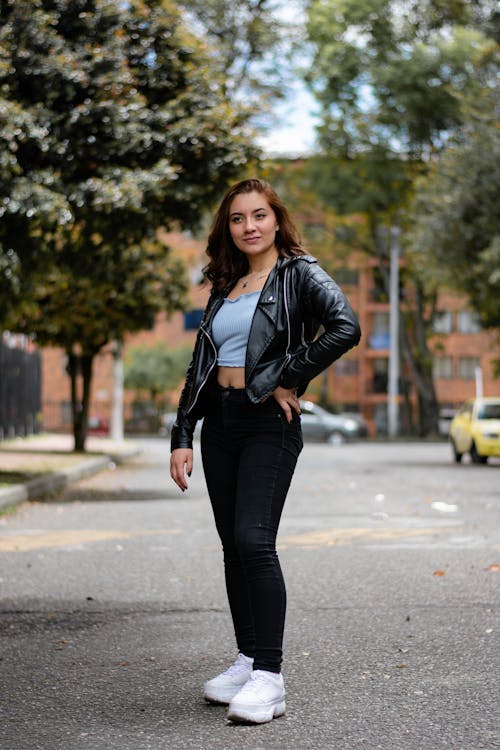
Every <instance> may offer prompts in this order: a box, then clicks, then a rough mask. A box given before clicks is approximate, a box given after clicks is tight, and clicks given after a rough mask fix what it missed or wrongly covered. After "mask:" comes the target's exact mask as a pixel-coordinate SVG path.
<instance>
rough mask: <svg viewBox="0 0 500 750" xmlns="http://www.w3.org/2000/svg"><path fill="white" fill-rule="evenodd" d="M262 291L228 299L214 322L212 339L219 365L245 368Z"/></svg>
mask: <svg viewBox="0 0 500 750" xmlns="http://www.w3.org/2000/svg"><path fill="white" fill-rule="evenodd" d="M259 297H260V291H257V292H249V293H248V294H240V296H239V297H237V298H236V299H228V298H227V297H226V299H225V300H224V304H223V305H222V307H221V308H220V310H219V311H218V312H217V314H216V315H215V317H214V319H213V322H212V337H213V340H214V343H215V346H216V347H217V364H218V365H221V366H222V367H245V357H246V352H247V343H248V337H249V335H250V327H251V325H252V319H253V315H254V312H255V308H256V307H257V302H258V301H259Z"/></svg>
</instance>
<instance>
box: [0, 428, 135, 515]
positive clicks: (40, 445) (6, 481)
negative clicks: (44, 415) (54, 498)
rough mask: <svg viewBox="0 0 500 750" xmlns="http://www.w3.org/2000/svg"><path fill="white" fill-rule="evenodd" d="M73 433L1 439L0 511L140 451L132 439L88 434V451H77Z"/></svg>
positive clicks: (57, 489)
mask: <svg viewBox="0 0 500 750" xmlns="http://www.w3.org/2000/svg"><path fill="white" fill-rule="evenodd" d="M72 451H73V437H72V436H71V435H64V434H50V433H43V434H40V435H31V436H30V437H28V438H15V439H13V440H5V441H2V442H0V511H1V510H2V509H4V510H5V509H6V508H12V507H14V506H16V505H18V504H19V503H22V502H24V501H26V500H34V499H36V498H40V497H43V496H44V495H50V494H52V493H54V492H58V491H59V490H61V489H62V488H64V487H66V486H67V485H68V484H69V483H70V482H73V481H76V480H78V479H82V478H83V477H86V476H91V475H92V474H96V473H97V472H99V471H102V470H103V469H105V468H107V467H108V466H109V465H110V463H114V464H119V463H122V462H123V461H125V460H127V459H128V458H131V457H132V456H135V455H137V454H138V453H139V448H138V447H137V446H136V445H135V444H134V443H133V442H131V441H128V440H125V441H123V442H117V441H114V440H111V438H107V437H95V436H90V437H88V438H87V452H86V453H73V452H72Z"/></svg>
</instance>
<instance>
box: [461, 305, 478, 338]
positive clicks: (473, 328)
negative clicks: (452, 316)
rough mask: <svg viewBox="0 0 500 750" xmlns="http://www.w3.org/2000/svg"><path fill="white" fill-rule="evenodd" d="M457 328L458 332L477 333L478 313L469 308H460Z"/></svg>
mask: <svg viewBox="0 0 500 750" xmlns="http://www.w3.org/2000/svg"><path fill="white" fill-rule="evenodd" d="M458 330H459V331H460V333H479V331H480V330H481V324H480V323H479V315H478V314H477V313H475V312H471V311H470V310H462V312H459V313H458Z"/></svg>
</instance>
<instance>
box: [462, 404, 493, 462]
mask: <svg viewBox="0 0 500 750" xmlns="http://www.w3.org/2000/svg"><path fill="white" fill-rule="evenodd" d="M450 441H451V446H452V449H453V457H454V459H455V461H456V462H457V463H460V461H461V460H462V456H463V455H464V454H465V453H469V454H470V457H471V459H472V461H473V463H475V464H484V463H486V461H487V460H488V458H489V457H490V456H500V398H476V399H473V400H470V401H466V402H465V403H464V404H463V405H462V406H461V407H460V409H459V410H458V412H457V414H456V416H455V417H454V418H453V420H452V423H451V427H450Z"/></svg>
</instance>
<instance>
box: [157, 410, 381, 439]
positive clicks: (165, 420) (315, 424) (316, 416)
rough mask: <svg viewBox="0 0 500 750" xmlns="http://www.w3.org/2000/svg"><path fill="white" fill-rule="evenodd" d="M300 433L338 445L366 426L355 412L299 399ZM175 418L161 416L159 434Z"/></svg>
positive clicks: (165, 431)
mask: <svg viewBox="0 0 500 750" xmlns="http://www.w3.org/2000/svg"><path fill="white" fill-rule="evenodd" d="M300 411H301V422H302V435H303V437H304V440H317V441H322V442H323V441H324V442H327V443H331V444H332V445H338V444H340V443H344V442H346V441H347V440H353V439H355V438H360V437H366V436H367V434H368V428H367V425H366V422H365V420H364V418H363V416H362V415H361V414H358V413H355V412H352V413H351V412H349V413H347V412H346V413H342V414H332V413H331V412H329V411H327V410H326V409H323V408H322V407H321V406H318V404H315V403H314V402H313V401H301V402H300ZM175 418H176V414H175V412H168V413H166V414H163V415H162V417H161V427H160V435H165V436H167V437H168V436H169V435H170V433H171V432H172V427H173V425H174V422H175ZM201 422H202V420H199V421H198V422H197V423H196V430H195V437H197V436H199V433H200V431H201Z"/></svg>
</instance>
